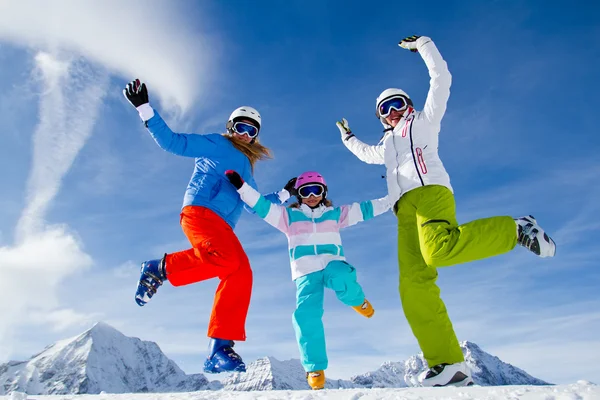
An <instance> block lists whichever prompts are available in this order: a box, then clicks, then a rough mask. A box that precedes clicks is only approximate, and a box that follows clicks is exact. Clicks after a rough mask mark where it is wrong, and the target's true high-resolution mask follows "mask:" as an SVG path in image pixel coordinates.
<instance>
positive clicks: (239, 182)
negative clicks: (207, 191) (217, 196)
mask: <svg viewBox="0 0 600 400" xmlns="http://www.w3.org/2000/svg"><path fill="white" fill-rule="evenodd" d="M225 176H226V177H227V179H229V182H231V184H232V185H233V186H235V188H236V189H240V188H241V187H242V186H243V185H244V180H243V179H242V177H241V176H240V174H238V173H237V172H235V171H234V170H232V169H228V170H227V171H225Z"/></svg>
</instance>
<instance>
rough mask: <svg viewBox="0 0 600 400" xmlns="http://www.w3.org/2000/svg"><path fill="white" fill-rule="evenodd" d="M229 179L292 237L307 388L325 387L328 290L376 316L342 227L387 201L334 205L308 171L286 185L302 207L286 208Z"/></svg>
mask: <svg viewBox="0 0 600 400" xmlns="http://www.w3.org/2000/svg"><path fill="white" fill-rule="evenodd" d="M226 175H227V177H228V178H229V181H230V182H231V183H232V184H233V185H234V186H235V187H236V188H237V190H238V193H239V194H240V196H241V198H242V200H243V201H244V202H245V203H246V204H247V205H248V206H250V207H251V208H252V209H253V210H254V211H255V212H256V214H258V216H260V217H261V218H263V219H264V220H265V221H267V222H268V223H269V224H271V225H272V226H274V227H275V228H277V229H279V230H280V231H281V232H283V233H285V235H286V236H287V238H288V243H289V252H290V263H291V267H292V279H293V280H294V282H295V283H296V288H297V292H296V311H294V315H293V321H294V330H295V332H296V339H297V341H298V347H299V349H300V354H301V361H302V366H303V367H304V369H305V371H306V373H307V374H306V377H307V380H308V384H309V385H310V386H311V387H312V388H313V389H322V388H323V387H324V385H325V371H324V370H325V369H327V365H328V361H327V353H326V351H325V331H324V328H323V321H322V317H323V294H324V289H325V288H326V287H327V288H330V289H332V290H334V291H335V294H336V296H337V298H338V299H339V300H340V301H341V302H342V303H344V304H346V305H349V306H351V307H352V308H353V309H354V310H356V311H357V312H358V313H359V314H361V315H363V316H365V317H367V318H371V317H372V316H373V314H374V312H375V310H374V309H373V307H372V306H371V304H370V303H369V301H368V300H367V299H366V298H365V295H364V293H363V290H362V288H361V286H360V285H359V284H358V282H357V281H356V270H355V269H354V267H353V266H352V265H350V264H348V263H347V262H346V258H345V257H344V248H343V247H342V239H341V236H340V229H342V228H345V227H347V226H350V225H354V224H357V223H359V222H361V221H366V220H368V219H371V218H373V217H375V216H377V215H379V214H382V213H384V212H386V211H387V210H389V209H390V203H389V201H388V197H387V196H386V197H383V198H381V199H377V200H369V201H363V202H361V203H353V204H351V205H347V206H340V207H333V205H332V203H331V201H330V200H329V199H327V184H326V182H325V179H324V178H323V177H322V176H321V174H319V173H318V172H305V173H303V174H302V175H300V176H299V177H298V178H295V179H292V180H290V182H288V184H287V185H286V187H285V189H286V190H287V191H288V192H289V193H290V194H291V195H295V196H296V197H297V198H298V203H297V204H294V205H292V206H290V207H287V208H286V207H283V206H279V205H277V204H274V203H272V202H270V201H269V200H267V199H265V198H264V197H263V196H262V195H261V194H260V193H259V192H257V191H256V190H254V189H253V188H252V187H251V186H250V185H248V184H247V183H245V182H244V181H243V180H242V178H241V177H240V176H239V174H237V172H235V171H227V172H226ZM280 198H282V197H281V194H280Z"/></svg>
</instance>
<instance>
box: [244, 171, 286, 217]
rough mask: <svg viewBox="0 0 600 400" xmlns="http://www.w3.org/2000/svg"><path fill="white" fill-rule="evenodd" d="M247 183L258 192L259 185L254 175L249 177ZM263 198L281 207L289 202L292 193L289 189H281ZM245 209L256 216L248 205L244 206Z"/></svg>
mask: <svg viewBox="0 0 600 400" xmlns="http://www.w3.org/2000/svg"><path fill="white" fill-rule="evenodd" d="M245 181H246V183H247V184H249V185H250V187H251V188H252V189H254V190H256V191H257V192H258V185H257V184H256V181H255V180H254V177H253V176H252V175H249V176H248V178H247V179H246V180H245ZM263 196H264V198H265V199H267V200H268V201H270V202H271V203H274V204H277V205H280V204H283V203H285V202H286V201H288V199H289V198H290V192H289V191H288V190H287V189H281V190H280V191H278V192H272V193H269V194H265V195H263ZM244 209H245V210H246V211H248V212H249V213H250V214H256V212H255V211H254V210H253V209H252V207H250V206H249V205H248V204H244Z"/></svg>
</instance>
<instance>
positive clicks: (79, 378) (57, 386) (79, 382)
mask: <svg viewBox="0 0 600 400" xmlns="http://www.w3.org/2000/svg"><path fill="white" fill-rule="evenodd" d="M207 385H208V380H207V379H206V377H204V375H202V374H195V375H186V374H185V373H184V372H183V371H182V370H181V369H180V368H179V367H178V366H177V365H176V364H175V363H174V362H173V361H171V360H170V359H168V358H167V357H166V356H165V355H164V354H163V353H162V351H161V350H160V348H159V347H158V345H157V344H156V343H154V342H146V341H142V340H140V339H138V338H130V337H127V336H125V335H123V334H122V333H120V332H119V331H117V330H116V329H114V328H112V327H111V326H109V325H107V324H105V323H102V322H99V323H97V324H96V325H94V326H93V327H92V328H91V329H89V330H88V331H86V332H84V333H82V334H81V335H79V336H77V337H74V338H71V339H66V340H62V341H59V342H57V343H55V344H53V345H51V346H49V347H47V348H46V349H45V350H44V351H42V352H41V353H39V354H37V355H35V356H33V357H32V358H31V359H30V360H29V361H24V362H15V361H11V362H9V363H7V364H2V365H0V394H7V393H10V392H12V391H21V392H26V393H29V394H78V393H100V392H102V391H104V392H107V393H135V392H166V391H169V392H183V391H193V390H200V389H204V388H206V387H207Z"/></svg>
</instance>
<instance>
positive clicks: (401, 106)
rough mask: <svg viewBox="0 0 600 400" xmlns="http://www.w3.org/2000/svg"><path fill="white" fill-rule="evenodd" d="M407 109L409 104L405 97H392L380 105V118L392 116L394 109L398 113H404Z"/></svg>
mask: <svg viewBox="0 0 600 400" xmlns="http://www.w3.org/2000/svg"><path fill="white" fill-rule="evenodd" d="M407 107H408V103H407V102H406V99H405V98H404V97H403V96H396V97H392V98H390V99H387V100H386V101H384V102H383V103H381V104H380V105H379V116H381V117H383V118H385V117H387V116H388V115H390V113H391V112H392V109H393V110H396V111H404V110H406V108H407Z"/></svg>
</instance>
